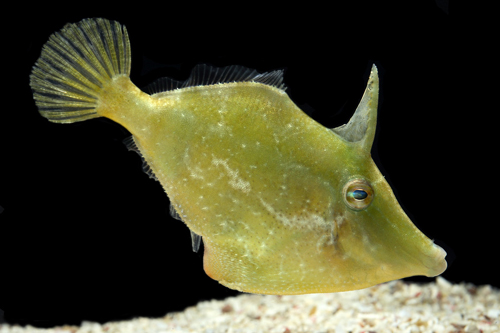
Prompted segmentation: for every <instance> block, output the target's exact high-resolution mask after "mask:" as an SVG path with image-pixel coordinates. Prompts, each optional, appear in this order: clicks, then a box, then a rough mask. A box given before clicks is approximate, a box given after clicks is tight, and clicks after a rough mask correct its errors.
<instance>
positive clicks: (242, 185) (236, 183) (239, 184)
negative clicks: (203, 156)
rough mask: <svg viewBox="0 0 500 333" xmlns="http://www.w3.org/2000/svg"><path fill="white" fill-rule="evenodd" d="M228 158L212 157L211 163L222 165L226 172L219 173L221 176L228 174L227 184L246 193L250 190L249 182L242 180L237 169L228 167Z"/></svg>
mask: <svg viewBox="0 0 500 333" xmlns="http://www.w3.org/2000/svg"><path fill="white" fill-rule="evenodd" d="M228 160H229V159H226V160H223V159H219V158H215V157H214V158H213V159H212V164H213V165H215V166H222V167H223V169H224V171H225V172H226V174H224V173H221V176H224V175H226V176H228V177H229V185H231V187H233V188H234V189H237V190H240V191H242V192H243V193H248V192H250V190H251V188H250V182H248V181H246V180H244V179H243V178H241V177H240V176H239V170H237V169H236V170H233V169H231V168H230V167H229V163H228Z"/></svg>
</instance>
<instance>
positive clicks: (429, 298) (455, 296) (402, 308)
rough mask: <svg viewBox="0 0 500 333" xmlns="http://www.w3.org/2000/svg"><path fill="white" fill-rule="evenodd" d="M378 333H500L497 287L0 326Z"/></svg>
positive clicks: (413, 287)
mask: <svg viewBox="0 0 500 333" xmlns="http://www.w3.org/2000/svg"><path fill="white" fill-rule="evenodd" d="M14 332H16V333H24V332H30V333H32V332H40V333H42V332H43V333H55V332H58V333H63V332H72V333H76V332H78V333H101V332H102V333H104V332H106V333H115V332H120V333H128V332H130V333H132V332H138V333H139V332H151V333H153V332H155V333H156V332H157V333H160V332H165V333H166V332H176V333H177V332H178V333H180V332H197V333H198V332H199V333H247V332H248V333H250V332H266V333H267V332H269V333H274V332H276V333H295V332H318V333H319V332H324V333H327V332H328V333H330V332H331V333H348V332H352V333H362V332H363V333H375V332H377V333H378V332H381V333H382V332H384V333H385V332H408V333H410V332H412V333H413V332H435V333H438V332H446V333H450V332H451V333H463V332H474V333H480V332H482V333H489V332H491V333H493V332H497V333H498V332H500V291H499V290H497V289H494V288H492V287H491V286H480V287H477V286H474V285H471V284H458V285H455V284H451V283H449V282H448V281H446V280H445V279H443V278H440V277H438V278H437V279H436V282H434V283H429V284H422V285H421V284H411V283H404V282H402V281H393V282H388V283H385V284H381V285H378V286H375V287H372V288H368V289H364V290H358V291H351V292H344V293H336V294H311V295H300V296H269V295H264V296H263V295H250V294H243V295H240V296H237V297H231V298H227V299H225V300H222V301H207V302H200V303H198V304H197V305H196V306H193V307H189V308H187V309H186V310H184V311H183V312H177V313H169V314H167V315H166V316H165V317H163V318H136V319H133V320H130V321H120V322H110V323H106V324H104V325H100V324H97V323H92V322H83V323H82V325H81V326H80V327H76V326H64V327H55V328H51V329H39V328H34V327H30V326H27V327H19V326H9V325H0V333H14Z"/></svg>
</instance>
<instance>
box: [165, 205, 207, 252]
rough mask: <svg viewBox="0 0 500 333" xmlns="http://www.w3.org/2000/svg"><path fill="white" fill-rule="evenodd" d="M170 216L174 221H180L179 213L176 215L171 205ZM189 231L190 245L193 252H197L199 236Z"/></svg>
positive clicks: (199, 243) (199, 242)
mask: <svg viewBox="0 0 500 333" xmlns="http://www.w3.org/2000/svg"><path fill="white" fill-rule="evenodd" d="M170 216H172V217H173V218H174V219H176V220H179V221H182V218H181V216H180V215H179V213H177V211H176V210H175V208H174V205H172V203H170ZM190 231H191V245H192V246H193V252H198V250H199V249H200V245H201V236H200V235H198V234H196V233H195V232H194V231H192V230H190Z"/></svg>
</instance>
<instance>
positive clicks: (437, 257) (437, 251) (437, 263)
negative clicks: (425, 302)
mask: <svg viewBox="0 0 500 333" xmlns="http://www.w3.org/2000/svg"><path fill="white" fill-rule="evenodd" d="M425 256H426V260H425V262H424V266H425V267H426V268H427V269H428V271H427V273H426V274H425V276H427V277H434V276H437V275H440V274H441V273H443V272H444V271H445V270H446V268H447V267H448V263H447V262H446V260H445V259H444V258H445V257H446V251H445V250H444V249H443V248H442V247H441V246H439V245H436V244H434V243H432V248H431V251H429V253H426V254H425Z"/></svg>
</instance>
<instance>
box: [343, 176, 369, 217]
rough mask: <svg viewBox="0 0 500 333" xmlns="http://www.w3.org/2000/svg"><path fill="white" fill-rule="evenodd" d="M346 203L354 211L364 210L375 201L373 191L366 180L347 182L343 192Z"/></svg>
mask: <svg viewBox="0 0 500 333" xmlns="http://www.w3.org/2000/svg"><path fill="white" fill-rule="evenodd" d="M343 194H344V201H345V203H346V204H347V206H349V207H350V208H352V209H354V210H362V209H365V208H366V207H368V206H369V205H370V203H371V202H372V200H373V194H374V193H373V189H372V187H371V186H370V184H369V183H368V182H367V181H366V180H364V179H353V180H350V181H348V182H347V184H345V186H344V190H343Z"/></svg>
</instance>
